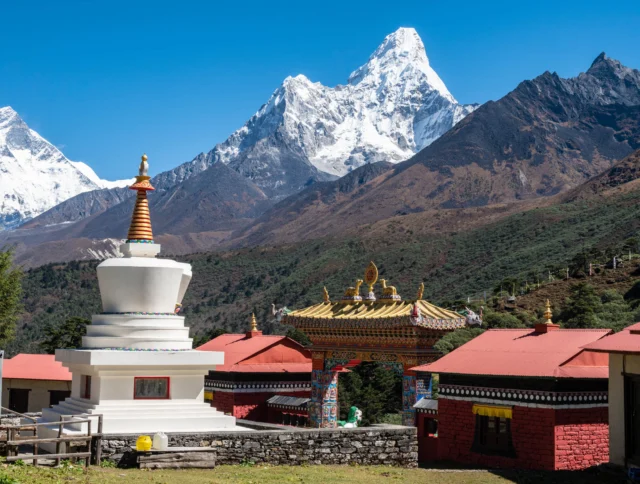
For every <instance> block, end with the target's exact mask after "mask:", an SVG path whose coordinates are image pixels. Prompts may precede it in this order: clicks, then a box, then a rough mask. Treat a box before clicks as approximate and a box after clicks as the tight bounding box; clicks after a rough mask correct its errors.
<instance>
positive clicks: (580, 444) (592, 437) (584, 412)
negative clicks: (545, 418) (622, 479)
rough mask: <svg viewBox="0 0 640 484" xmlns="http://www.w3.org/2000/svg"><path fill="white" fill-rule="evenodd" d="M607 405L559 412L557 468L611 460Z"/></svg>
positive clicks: (589, 465) (583, 466)
mask: <svg viewBox="0 0 640 484" xmlns="http://www.w3.org/2000/svg"><path fill="white" fill-rule="evenodd" d="M608 422H609V414H608V408H607V407H599V408H585V409H571V410H557V411H556V429H555V430H556V469H570V470H574V469H583V468H585V467H591V466H595V465H598V464H602V463H604V462H609V423H608Z"/></svg>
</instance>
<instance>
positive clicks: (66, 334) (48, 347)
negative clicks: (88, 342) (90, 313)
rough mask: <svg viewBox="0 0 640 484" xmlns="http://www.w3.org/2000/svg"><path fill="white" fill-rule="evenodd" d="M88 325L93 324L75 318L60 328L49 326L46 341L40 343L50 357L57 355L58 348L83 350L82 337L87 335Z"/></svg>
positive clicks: (69, 319)
mask: <svg viewBox="0 0 640 484" xmlns="http://www.w3.org/2000/svg"><path fill="white" fill-rule="evenodd" d="M88 324H91V321H89V320H88V319H84V318H78V317H75V316H74V317H71V318H68V319H67V320H66V321H65V322H64V323H62V325H60V326H58V327H55V326H53V325H49V326H47V327H46V328H45V330H44V333H45V339H44V340H43V341H41V342H40V347H41V348H42V349H43V350H44V351H45V352H46V353H48V354H50V355H53V354H55V352H56V349H58V348H67V349H76V348H82V337H83V336H84V335H85V334H87V325H88Z"/></svg>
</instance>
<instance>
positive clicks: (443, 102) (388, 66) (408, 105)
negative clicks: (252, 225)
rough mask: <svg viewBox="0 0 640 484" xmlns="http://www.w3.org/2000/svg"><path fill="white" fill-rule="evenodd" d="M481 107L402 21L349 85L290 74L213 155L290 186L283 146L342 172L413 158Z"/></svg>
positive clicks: (267, 184)
mask: <svg viewBox="0 0 640 484" xmlns="http://www.w3.org/2000/svg"><path fill="white" fill-rule="evenodd" d="M476 107H477V106H475V105H473V106H463V105H460V104H458V102H457V101H456V100H455V98H454V97H453V96H452V95H451V93H450V92H449V91H448V89H447V87H446V86H445V84H444V82H442V79H440V77H439V76H438V74H437V73H436V72H435V71H434V70H433V68H432V67H431V65H430V63H429V59H428V58H427V54H426V51H425V48H424V44H423V43H422V40H421V39H420V36H419V35H418V33H417V32H416V31H415V29H412V28H400V29H398V30H397V31H395V32H393V33H392V34H390V35H388V36H387V37H386V38H385V39H384V40H383V42H382V43H381V44H380V45H379V46H378V48H377V49H376V50H375V51H374V52H373V54H372V55H371V56H370V57H369V59H368V61H367V62H366V63H365V64H364V65H363V66H361V67H360V68H358V69H356V70H355V71H354V72H353V73H352V74H351V76H349V79H348V83H347V84H346V85H339V86H336V87H333V88H332V87H327V86H324V85H322V84H321V83H319V82H312V81H310V80H309V79H308V78H307V77H305V76H304V75H297V76H295V77H291V76H289V77H287V78H286V79H285V80H284V81H283V83H282V85H281V86H280V87H279V88H278V89H276V90H275V91H274V93H273V94H272V95H271V97H270V98H269V100H268V101H267V103H266V104H264V105H263V106H262V107H261V108H260V109H259V110H258V112H257V113H256V114H255V115H253V116H252V117H251V118H250V119H249V121H247V123H246V124H245V125H244V126H243V127H242V128H240V129H239V130H237V131H236V132H235V133H233V134H232V135H231V136H230V137H229V138H228V139H227V140H226V141H225V142H224V143H221V144H219V145H217V146H216V147H215V148H214V149H213V150H212V152H211V160H213V161H214V162H216V161H221V162H223V163H229V164H230V165H231V166H232V167H233V168H235V169H236V170H238V171H240V172H241V173H244V174H246V175H247V176H249V177H250V178H251V179H252V180H253V181H254V182H255V183H257V184H258V186H260V187H261V188H263V189H264V190H266V191H267V192H268V193H269V192H270V191H273V190H280V191H282V190H283V189H282V187H284V186H287V181H286V180H283V179H281V178H286V177H287V174H286V173H284V172H283V173H282V175H281V176H274V175H275V174H276V173H279V172H280V170H281V168H278V169H275V167H274V163H279V161H278V159H279V157H281V156H282V153H284V151H283V150H286V152H287V154H286V157H287V160H288V161H290V160H291V158H292V157H294V158H296V157H297V158H298V159H299V160H300V162H301V163H302V164H306V165H312V166H313V167H315V168H316V169H317V170H320V171H321V172H325V173H328V174H330V175H337V176H342V175H344V174H346V173H347V172H349V171H350V170H352V169H354V168H357V167H358V166H361V165H363V164H365V163H372V162H376V161H380V160H386V161H391V162H399V161H402V160H405V159H407V158H409V157H411V156H412V155H413V154H415V153H416V152H417V151H419V150H421V149H422V148H424V147H425V146H427V145H429V144H430V143H432V142H433V141H434V140H436V139H437V138H438V137H439V136H441V135H442V134H444V133H445V132H446V131H447V130H449V129H450V128H451V127H452V126H453V125H454V124H455V123H457V122H458V121H460V120H461V119H462V118H463V117H464V116H466V115H467V114H468V113H470V112H471V111H473V110H474V109H475V108H476ZM267 152H268V155H267V154H266V153H267ZM278 153H280V155H278ZM267 158H268V159H270V160H272V161H271V162H269V163H267V162H265V160H266V159H267ZM300 166H302V165H300ZM298 189H300V187H290V188H289V190H290V192H295V191H297V190H298Z"/></svg>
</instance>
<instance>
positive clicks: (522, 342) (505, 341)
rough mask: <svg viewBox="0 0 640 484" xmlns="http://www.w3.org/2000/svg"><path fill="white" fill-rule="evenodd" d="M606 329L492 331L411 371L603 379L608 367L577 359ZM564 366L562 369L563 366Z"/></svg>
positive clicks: (589, 359)
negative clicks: (542, 331)
mask: <svg viewBox="0 0 640 484" xmlns="http://www.w3.org/2000/svg"><path fill="white" fill-rule="evenodd" d="M610 331H611V330H608V329H557V330H554V331H549V332H547V333H537V332H535V331H534V330H532V329H492V330H489V331H485V332H484V333H482V334H481V335H480V336H478V337H476V338H474V339H472V340H471V341H469V342H468V343H466V344H464V345H462V346H461V347H459V348H458V349H456V350H454V351H452V352H451V353H449V354H447V355H445V356H443V357H442V358H440V359H439V360H437V361H435V362H434V363H431V364H428V365H422V366H418V367H416V368H413V369H414V370H416V371H428V372H432V373H454V374H462V375H494V376H523V377H555V378H606V376H603V375H606V372H607V371H606V369H607V367H608V363H605V360H603V359H598V358H588V357H586V356H585V355H581V353H583V352H584V350H583V349H582V347H583V346H585V345H587V344H589V343H592V342H594V341H597V340H599V339H600V338H602V337H604V336H605V335H606V334H607V333H609V332H610ZM565 365H566V366H565Z"/></svg>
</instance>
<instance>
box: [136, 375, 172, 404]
mask: <svg viewBox="0 0 640 484" xmlns="http://www.w3.org/2000/svg"><path fill="white" fill-rule="evenodd" d="M138 380H165V381H166V382H167V391H166V394H165V396H164V397H139V396H137V395H136V382H137V381H138ZM133 399H134V400H170V399H171V377H168V376H134V377H133Z"/></svg>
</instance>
